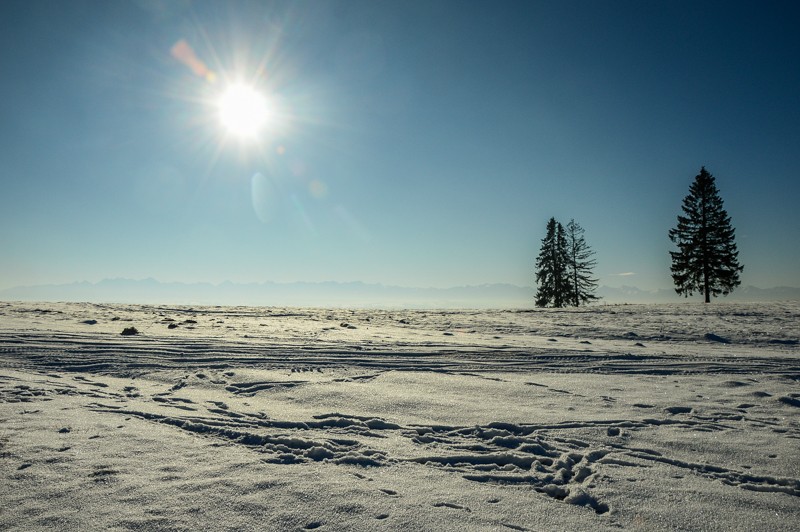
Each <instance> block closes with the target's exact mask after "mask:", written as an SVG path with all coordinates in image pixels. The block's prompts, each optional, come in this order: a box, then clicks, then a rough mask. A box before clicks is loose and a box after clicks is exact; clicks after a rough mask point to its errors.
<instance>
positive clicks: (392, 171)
mask: <svg viewBox="0 0 800 532" xmlns="http://www.w3.org/2000/svg"><path fill="white" fill-rule="evenodd" d="M798 27H800V4H798V3H797V2H790V1H786V2H769V1H766V2H756V1H753V2H737V1H733V0H727V1H720V2H703V1H670V2H641V1H596V0H592V1H550V2H539V1H534V0H530V1H487V2H481V1H461V0H456V1H435V0H422V1H418V2H417V1H411V0H396V1H375V0H369V1H360V0H343V1H327V0H317V1H308V2H306V1H297V2H287V1H281V2H262V1H259V2H233V1H231V2H190V1H183V2H182V1H179V0H175V1H172V0H170V1H167V0H165V1H163V2H162V1H160V0H139V1H129V2H106V1H96V2H90V1H79V0H71V1H70V2H62V1H52V2H48V1H36V2H28V1H16V0H5V1H3V2H0V73H1V74H0V250H2V251H0V288H6V287H11V286H16V285H26V284H43V283H63V282H72V281H83V280H88V281H99V280H101V279H103V278H110V277H128V278H145V277H154V278H156V279H159V280H162V281H185V282H196V281H207V282H213V283H218V282H222V281H224V280H231V281H235V282H258V281H277V282H288V281H328V280H331V281H364V282H369V283H384V284H390V285H401V286H421V287H426V286H435V287H447V286H456V285H464V284H482V283H514V284H518V285H528V286H529V285H532V284H533V280H534V267H533V264H534V259H535V256H536V254H537V253H538V250H539V246H540V243H541V239H542V238H543V236H544V230H545V224H546V222H547V220H548V219H549V218H550V217H551V216H555V217H556V218H557V219H559V220H561V221H563V222H564V223H565V224H566V222H568V221H569V219H570V218H575V219H576V221H578V222H579V223H580V224H581V225H582V226H583V227H584V228H585V230H586V238H587V240H588V243H589V244H590V246H592V247H593V248H594V249H595V250H596V252H597V255H596V258H597V261H598V266H597V269H596V272H595V273H596V275H597V276H598V277H599V278H600V282H601V284H606V285H611V286H619V285H633V286H638V287H639V288H642V289H653V288H662V287H670V286H671V284H672V283H671V278H670V276H669V255H668V251H669V250H670V249H671V243H670V241H669V239H668V237H667V232H668V230H669V229H670V227H672V226H674V225H675V222H676V216H677V215H678V214H679V212H680V205H681V201H682V199H683V197H684V196H685V195H686V194H687V192H688V189H689V185H690V184H691V182H692V180H693V179H694V176H695V175H696V174H697V173H698V171H699V170H700V167H701V165H705V166H706V168H707V169H708V170H709V171H710V172H711V173H712V174H714V175H715V177H716V178H717V185H718V187H719V189H720V193H721V196H722V198H723V199H724V200H725V207H726V209H727V210H728V213H729V214H730V215H731V217H732V218H733V225H734V227H736V229H737V242H738V245H739V249H740V259H741V262H742V263H743V264H744V265H745V270H744V274H743V276H742V282H743V284H744V285H755V286H760V287H771V286H778V285H791V286H799V285H800V244H799V243H800V209H799V208H798V203H799V202H800V172H798V170H800V61H798V57H800V34H798V31H797V28H798ZM179 43H180V44H179ZM176 45H179V46H178V47H177V48H176ZM173 50H178V51H177V52H175V53H173ZM181 50H182V51H183V53H180V51H181ZM187 50H188V55H187ZM192 54H193V55H192ZM235 81H239V82H246V83H248V84H252V85H254V86H255V88H256V89H257V90H258V91H260V93H261V94H263V95H264V97H265V98H266V99H267V101H268V103H267V105H268V106H269V109H271V114H270V115H269V116H268V117H267V123H266V124H265V125H264V127H263V129H261V130H260V131H259V132H258V133H257V135H256V136H255V137H252V138H240V137H237V136H235V135H233V134H232V133H231V132H229V131H228V130H226V129H225V128H224V127H223V124H222V123H221V120H220V117H219V110H218V107H217V104H218V101H219V97H220V95H221V94H222V93H224V91H225V90H226V87H228V86H229V85H230V84H231V83H232V82H235Z"/></svg>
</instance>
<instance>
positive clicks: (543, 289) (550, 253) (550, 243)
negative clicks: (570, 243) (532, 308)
mask: <svg viewBox="0 0 800 532" xmlns="http://www.w3.org/2000/svg"><path fill="white" fill-rule="evenodd" d="M567 263H568V256H567V241H566V239H565V236H564V226H563V225H561V223H559V222H557V221H556V219H555V218H550V221H548V222H547V234H546V235H545V237H544V238H543V239H542V247H541V250H540V251H539V256H538V257H537V258H536V284H537V285H538V290H537V291H536V306H537V307H546V306H548V305H551V306H553V307H564V306H566V305H568V304H569V302H570V284H569V276H568V272H567Z"/></svg>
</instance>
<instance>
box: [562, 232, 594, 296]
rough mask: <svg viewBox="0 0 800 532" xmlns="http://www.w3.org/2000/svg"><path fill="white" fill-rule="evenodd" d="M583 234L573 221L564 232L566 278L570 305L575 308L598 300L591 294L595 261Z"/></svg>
mask: <svg viewBox="0 0 800 532" xmlns="http://www.w3.org/2000/svg"><path fill="white" fill-rule="evenodd" d="M583 234H584V230H583V227H581V226H580V224H578V223H577V222H576V221H575V220H570V221H569V223H568V224H567V228H566V232H565V239H566V243H567V276H568V278H569V284H570V303H571V304H572V305H574V306H576V307H579V306H580V305H581V304H585V303H590V302H592V301H595V300H597V299H599V298H598V297H597V296H596V295H594V294H593V293H592V292H594V290H595V288H597V279H594V278H593V277H592V270H593V269H594V267H595V266H596V265H597V261H596V260H594V258H593V255H594V251H592V249H591V248H589V245H588V244H587V243H586V239H585V238H584V236H583Z"/></svg>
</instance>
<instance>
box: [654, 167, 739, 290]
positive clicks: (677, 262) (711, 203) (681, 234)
mask: <svg viewBox="0 0 800 532" xmlns="http://www.w3.org/2000/svg"><path fill="white" fill-rule="evenodd" d="M682 209H683V212H684V215H683V216H678V226H677V227H675V228H674V229H670V231H669V238H670V240H672V242H674V243H675V244H676V245H677V246H678V251H670V255H671V256H672V267H671V268H670V269H671V271H672V279H673V280H674V281H675V291H676V292H677V293H678V294H681V295H684V296H686V297H689V296H691V295H693V294H694V292H699V293H701V294H703V295H704V296H705V302H706V303H710V302H711V296H714V297H716V296H718V295H719V294H722V295H728V294H729V293H730V292H732V291H733V289H734V288H736V287H737V286H739V284H740V283H741V281H740V280H739V273H741V272H742V270H743V269H744V267H743V266H741V265H739V260H738V256H739V252H738V250H737V249H736V242H735V241H734V229H733V226H732V225H731V218H730V216H728V213H727V212H725V209H724V208H723V207H722V198H720V197H719V191H718V190H717V186H716V184H715V183H714V176H712V175H711V174H710V173H709V172H708V171H707V170H706V169H705V167H702V168H700V173H699V174H698V175H697V176H696V177H695V178H694V183H692V185H691V187H689V195H688V196H686V197H685V198H684V199H683V206H682Z"/></svg>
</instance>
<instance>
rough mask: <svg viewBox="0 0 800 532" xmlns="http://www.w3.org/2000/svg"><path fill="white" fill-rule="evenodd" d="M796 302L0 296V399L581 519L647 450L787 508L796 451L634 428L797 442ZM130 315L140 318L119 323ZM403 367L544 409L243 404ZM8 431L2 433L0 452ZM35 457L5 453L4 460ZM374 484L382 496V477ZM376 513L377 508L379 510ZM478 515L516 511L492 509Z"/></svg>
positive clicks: (361, 381) (660, 462) (612, 506)
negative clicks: (414, 477)
mask: <svg viewBox="0 0 800 532" xmlns="http://www.w3.org/2000/svg"><path fill="white" fill-rule="evenodd" d="M798 317H800V305H797V304H792V303H786V304H773V305H766V304H760V305H744V304H741V305H719V306H716V307H701V306H696V305H686V306H680V305H653V306H626V305H620V306H608V307H604V306H601V307H592V308H589V309H579V310H571V311H570V310H565V311H560V310H550V311H531V312H521V311H495V312H492V311H480V312H478V311H476V312H471V311H462V312H459V311H447V312H435V311H403V310H398V311H371V310H352V311H351V310H330V309H318V310H317V309H250V308H206V307H202V308H188V307H163V306H159V307H146V306H131V305H89V304H40V305H38V306H37V305H34V304H21V303H14V304H11V303H0V318H1V319H2V327H0V405H7V406H11V405H18V406H19V407H23V408H25V410H23V411H22V413H23V414H24V415H26V416H31V415H36V408H43V407H40V406H38V405H45V404H47V403H48V402H51V401H55V402H58V401H60V400H64V399H65V398H71V399H75V400H79V404H80V405H81V406H80V408H81V409H82V410H83V411H84V412H86V413H91V414H100V415H105V416H111V417H116V418H118V419H119V421H120V423H123V422H132V421H133V420H138V421H140V422H141V423H142V424H141V425H139V426H140V427H144V426H147V425H157V426H159V427H162V428H164V429H167V430H173V431H180V432H181V433H184V434H188V435H191V436H192V437H198V438H204V439H207V440H210V441H213V442H217V443H218V444H219V445H222V446H233V447H236V448H239V449H243V450H246V451H248V452H251V453H254V455H255V456H258V459H259V460H260V461H262V462H264V463H268V464H276V465H298V464H313V463H326V464H331V465H335V466H341V467H342V468H343V471H345V470H346V471H350V470H351V469H350V468H352V467H356V468H357V469H360V470H361V471H362V472H361V473H356V475H357V476H360V477H361V478H362V479H366V478H368V477H370V475H371V474H372V472H373V471H378V470H386V469H391V468H399V467H401V466H403V467H412V468H413V467H421V468H425V469H429V470H435V471H439V472H442V473H443V474H452V475H456V476H458V477H460V478H462V479H464V480H466V481H468V482H469V483H472V484H475V485H476V486H477V485H482V486H491V487H492V489H494V490H497V492H498V493H500V494H502V492H503V490H513V489H519V488H521V487H522V488H526V489H529V490H530V491H531V493H535V494H536V496H539V497H545V498H548V499H552V500H555V501H558V502H559V503H563V504H567V505H571V506H574V507H582V508H585V509H589V510H591V511H592V512H593V513H594V515H596V516H597V518H598V519H606V520H608V519H615V517H614V515H615V514H618V515H620V516H625V515H626V512H633V511H634V510H635V509H634V508H626V507H625V505H626V504H627V503H626V501H625V500H624V499H621V498H619V496H618V495H615V492H614V491H613V490H607V489H603V488H602V486H604V483H605V482H610V481H611V480H610V479H612V478H615V479H622V478H630V477H635V476H636V475H637V472H639V471H647V470H653V471H655V470H659V471H661V470H664V469H665V468H666V470H668V471H669V472H670V473H669V474H670V475H672V476H673V477H674V478H684V477H686V476H691V477H692V478H693V479H695V480H696V481H706V482H713V483H720V484H722V485H724V486H728V487H730V488H731V489H737V490H744V491H747V492H754V493H755V492H757V493H761V494H775V495H776V496H778V495H780V496H787V497H789V502H786V504H788V505H789V506H792V505H794V507H795V508H800V499H797V497H800V477H799V475H798V471H797V466H798V463H797V458H796V456H795V457H794V462H793V463H792V464H790V467H787V468H784V469H783V470H784V471H786V474H785V475H781V474H776V471H780V470H782V468H781V467H771V468H768V469H769V470H768V471H762V469H763V468H761V467H760V464H758V463H745V462H743V461H742V460H740V459H739V458H740V457H737V459H736V460H732V461H731V460H729V461H725V462H720V463H713V462H708V461H707V459H706V457H708V456H714V455H713V453H712V454H707V455H703V456H699V457H697V458H692V453H691V452H688V451H687V450H686V449H684V448H681V447H675V449H674V452H673V450H671V448H670V444H669V443H664V444H657V445H656V444H653V445H648V444H647V442H650V443H657V442H658V440H659V436H658V435H659V434H661V433H662V432H661V431H669V432H668V434H669V435H670V437H673V435H675V434H692V435H701V436H704V435H707V436H708V437H714V438H717V436H719V437H720V438H722V439H724V437H725V435H727V434H736V435H737V437H739V438H741V437H742V435H748V434H752V435H753V437H756V435H758V434H759V433H764V432H769V433H770V434H771V437H772V438H774V439H776V441H781V442H783V444H782V445H785V446H786V448H788V449H798V447H800V445H799V444H798V442H800V416H798V413H800V393H798V391H800V390H798V386H797V383H798V382H800V363H799V358H798V356H799V355H800V349H799V348H798V345H797V340H798V337H799V336H800V329H799V328H798V323H800V320H798ZM92 322H93V323H92ZM131 325H134V326H136V328H137V329H138V330H139V331H141V334H140V335H137V336H133V337H123V336H120V335H119V331H121V330H122V329H123V328H124V327H128V326H131ZM420 374H427V375H431V376H433V377H436V376H437V375H439V376H441V378H453V379H460V380H459V381H458V382H461V381H464V382H469V383H476V384H474V385H475V386H488V387H490V388H487V389H494V388H491V387H492V386H507V387H508V388H509V389H511V388H513V389H514V390H520V391H517V392H514V393H527V394H535V395H536V397H537V398H539V400H541V401H544V402H546V403H543V404H548V405H552V406H553V408H556V407H558V408H561V409H562V412H561V415H559V416H557V417H558V419H553V420H546V421H541V422H537V421H536V419H531V420H530V422H521V421H519V420H516V421H509V420H508V419H506V418H503V417H498V418H497V419H493V420H492V419H488V420H487V419H480V420H477V422H476V423H474V424H469V423H460V424H459V423H455V424H454V423H450V422H447V421H443V422H441V423H439V422H436V423H418V422H413V419H414V418H415V415H416V413H415V412H402V411H401V412H400V415H397V416H388V415H386V413H385V412H381V413H374V412H369V411H365V410H364V409H363V408H356V407H355V406H354V407H353V410H352V411H350V412H347V411H344V410H342V409H336V410H330V411H322V412H319V413H316V414H311V415H303V416H297V417H292V416H291V415H286V414H285V413H284V414H281V415H278V414H274V413H272V412H269V411H262V410H258V409H257V407H256V406H254V405H258V404H259V403H258V402H259V401H260V400H262V399H263V400H265V401H268V402H267V403H265V404H267V405H270V404H276V403H275V402H276V401H277V402H280V401H288V400H292V399H293V398H294V396H293V395H289V394H295V393H303V394H309V395H308V396H309V397H311V396H313V394H315V393H322V392H323V391H325V390H328V389H332V390H333V389H335V390H339V389H349V388H353V387H358V386H362V387H364V386H370V388H369V390H370V392H371V393H372V392H374V391H375V390H380V389H381V388H380V386H381V383H384V385H385V386H387V387H391V386H399V385H398V384H396V383H395V381H394V380H393V379H403V378H411V377H414V376H416V375H420ZM404 375H406V376H408V377H404ZM583 378H592V379H604V378H608V379H615V378H647V379H668V378H676V379H677V380H674V382H675V383H677V384H675V385H674V386H675V387H678V386H682V385H684V382H692V383H696V382H698V380H699V379H706V380H707V381H708V383H709V384H708V389H707V390H705V394H706V395H705V396H704V395H702V394H695V396H696V397H695V401H694V403H693V404H690V403H688V402H687V401H685V400H684V401H683V402H680V401H678V403H679V404H670V403H669V396H668V395H667V396H666V398H665V397H661V396H659V397H658V398H657V399H658V400H657V401H654V400H651V398H648V397H640V396H637V398H636V399H634V398H629V397H628V396H627V394H628V392H627V391H626V390H624V389H619V388H616V389H612V388H611V385H609V389H608V390H606V391H605V392H604V393H602V394H598V393H595V392H593V391H592V390H591V389H587V390H583V389H581V387H579V386H577V387H576V386H572V387H571V388H572V389H564V388H569V387H570V386H563V384H561V383H563V382H567V383H568V384H569V383H570V382H581V381H580V379H583ZM570 379H577V380H574V381H570ZM681 379H684V380H681ZM140 382H141V383H146V384H145V385H141V384H139V383H140ZM610 382H612V381H611V380H609V383H610ZM653 382H660V381H656V380H654V381H653ZM348 387H349V388H348ZM767 389H769V390H771V391H765V390H767ZM709 391H710V392H711V393H709ZM721 391H724V392H726V393H728V392H729V393H731V394H734V396H735V397H738V398H740V399H741V398H742V397H745V398H746V399H742V400H733V399H731V400H728V401H722V400H720V399H719V397H717V396H716V395H719V393H721ZM204 397H206V398H205V399H204ZM303 397H305V395H304V396H303ZM682 397H688V396H686V395H684V396H682ZM732 397H733V396H732ZM581 401H584V402H592V403H593V405H594V407H596V408H597V409H602V412H603V413H604V415H602V416H597V417H596V418H591V416H589V417H590V418H589V419H587V417H586V416H581V415H575V416H574V418H573V419H571V418H570V413H571V412H573V411H577V408H578V407H573V406H572V405H579V404H583V403H581ZM665 401H667V402H666V403H665ZM654 403H657V404H654ZM728 403H729V404H728ZM324 405H325V403H324V402H322V401H321V400H320V402H317V403H315V406H316V407H317V408H323V409H324ZM34 407H35V408H34ZM507 407H508V408H509V409H511V410H513V408H514V406H513V405H508V406H507ZM29 409H30V410H29ZM18 411H19V408H16V410H14V412H16V413H17V415H19V412H18ZM11 412H12V410H9V409H6V410H4V411H3V419H0V421H6V422H7V421H8V420H9V419H10V417H11V415H12V414H11ZM289 412H290V413H291V410H290V411H289ZM443 417H447V416H443ZM2 426H3V425H2V424H0V427H2ZM61 430H62V431H64V432H61V433H60V436H61V440H62V441H63V442H64V448H63V449H60V450H59V453H60V454H62V455H66V454H67V452H66V451H68V450H69V445H70V444H69V437H70V434H69V433H70V429H69V427H64V428H62V429H61ZM704 437H705V436H704ZM8 441H9V439H8V437H7V436H4V437H2V438H0V451H3V447H4V446H7V445H8ZM5 454H6V456H5V457H6V459H7V458H8V456H7V455H8V452H6V453H5ZM770 456H773V455H770ZM774 456H775V459H779V457H778V455H777V454H775V455H774ZM34 463H35V462H33V461H25V462H24V463H21V464H19V465H18V466H17V467H15V468H14V470H15V474H17V475H18V474H21V472H23V471H27V470H29V469H30V468H31V466H32V465H33V464H34ZM6 469H7V468H6ZM119 475H120V471H119V470H118V469H115V468H113V467H110V466H105V465H103V464H98V465H97V467H96V468H95V469H93V470H92V471H91V472H90V473H89V474H88V476H89V478H91V479H92V481H93V482H96V483H97V482H107V481H109V480H111V479H113V478H115V477H117V476H119ZM381 493H382V494H383V495H384V496H385V497H389V498H392V497H397V492H396V491H395V490H392V489H388V488H385V489H382V490H381ZM0 498H2V497H0ZM501 498H502V495H500V496H499V497H498V498H497V499H492V500H490V501H489V502H490V503H491V502H493V501H494V502H495V503H496V502H499V501H500V499H501ZM444 510H449V511H453V512H463V513H464V514H467V513H470V514H471V513H475V512H474V511H473V509H472V508H470V507H469V506H466V505H464V504H462V503H458V502H453V501H450V500H435V501H433V502H432V503H431V510H430V511H444ZM612 510H613V511H612ZM609 515H610V517H609ZM797 515H798V514H797V513H795V516H797ZM375 519H377V520H378V521H380V522H389V521H391V519H390V515H389V514H388V513H380V514H378V515H376V517H375ZM619 519H621V520H620V523H623V522H625V521H624V519H623V518H622V517H619ZM495 524H497V525H500V526H502V527H504V528H506V529H511V530H526V529H528V527H529V526H531V525H530V523H528V524H525V523H522V524H520V523H511V522H509V521H508V519H500V518H498V520H497V522H496V523H495ZM606 524H608V523H606ZM324 526H325V520H324V519H322V520H310V521H309V522H307V523H305V524H304V526H303V528H305V529H315V528H321V527H324Z"/></svg>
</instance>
